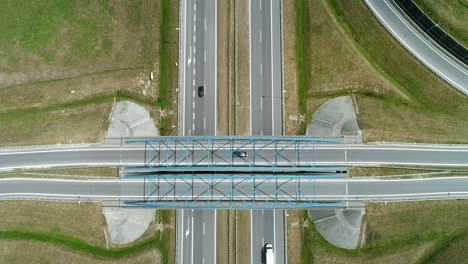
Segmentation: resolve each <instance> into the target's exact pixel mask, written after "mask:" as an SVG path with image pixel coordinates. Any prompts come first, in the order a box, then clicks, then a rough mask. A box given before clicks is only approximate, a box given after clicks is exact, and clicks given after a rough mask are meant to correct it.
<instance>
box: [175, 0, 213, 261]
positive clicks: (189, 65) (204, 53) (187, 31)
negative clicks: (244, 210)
mask: <svg viewBox="0 0 468 264" xmlns="http://www.w3.org/2000/svg"><path fill="white" fill-rule="evenodd" d="M179 3H180V5H179V6H180V18H181V19H180V23H181V25H180V27H181V32H180V34H181V38H180V39H181V43H180V46H181V47H182V53H181V55H180V56H179V60H180V61H179V63H180V64H181V65H183V67H181V68H180V69H182V72H181V73H180V74H179V78H180V80H179V84H180V85H181V86H182V89H181V90H180V91H179V98H180V99H179V100H180V101H179V106H182V107H183V109H180V110H179V111H180V113H181V114H180V115H179V127H180V128H181V131H182V133H180V132H179V134H180V135H182V136H194V135H198V136H201V135H211V136H213V135H216V112H217V111H216V107H217V106H216V102H217V100H216V98H217V87H216V74H217V68H216V66H217V52H216V51H217V44H216V43H217V22H216V19H217V3H216V0H181V1H180V2H179ZM200 86H203V87H204V95H203V97H200V96H199V94H198V89H199V87H200ZM181 102H182V103H181ZM179 131H180V130H179ZM200 227H201V228H200ZM199 241H204V243H199ZM215 242H216V211H205V210H196V211H194V210H179V211H178V212H177V247H176V250H177V252H176V263H206V264H210V263H216V243H215Z"/></svg>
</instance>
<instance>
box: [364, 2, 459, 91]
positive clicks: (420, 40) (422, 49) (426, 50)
mask: <svg viewBox="0 0 468 264" xmlns="http://www.w3.org/2000/svg"><path fill="white" fill-rule="evenodd" d="M365 3H366V4H367V6H368V7H369V9H370V10H371V11H372V12H373V13H374V15H375V16H376V17H377V18H378V19H379V20H380V22H381V23H382V25H384V26H385V27H386V28H387V30H388V31H390V33H392V35H393V36H394V37H395V38H396V39H397V40H398V41H399V42H400V43H401V44H402V45H403V46H404V47H406V49H408V50H409V51H410V52H411V53H412V54H413V55H414V56H415V57H416V58H418V59H419V60H420V61H421V62H422V63H424V64H425V65H426V66H427V67H428V68H429V69H431V70H432V71H434V72H435V73H436V74H437V75H439V76H440V77H441V78H442V79H444V80H446V81H447V82H448V83H450V84H451V85H452V86H454V87H455V88H457V89H458V90H459V91H461V92H462V93H464V94H465V95H468V67H466V66H465V65H463V63H461V62H460V61H458V60H456V59H454V58H453V57H452V56H451V55H449V54H447V53H446V52H445V51H443V49H442V48H441V47H440V46H439V45H437V44H435V43H434V42H433V41H432V40H430V39H429V38H428V37H427V36H426V35H425V34H424V33H422V32H420V31H419V30H418V29H417V27H416V26H414V25H413V24H412V23H411V22H410V19H409V18H407V17H406V16H405V15H403V14H402V12H400V11H399V10H398V8H397V7H396V6H395V5H393V4H392V3H390V0H382V1H373V0H365Z"/></svg>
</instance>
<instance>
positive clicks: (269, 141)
mask: <svg viewBox="0 0 468 264" xmlns="http://www.w3.org/2000/svg"><path fill="white" fill-rule="evenodd" d="M127 143H128V144H144V146H145V147H144V151H145V154H144V162H143V164H144V166H143V167H145V168H147V169H148V170H151V171H154V170H177V171H180V170H189V171H190V170H194V169H196V170H206V171H232V170H236V171H261V170H265V169H267V170H268V171H282V170H297V169H300V170H320V169H321V167H317V166H315V160H316V155H317V154H316V144H327V143H340V141H339V140H337V139H317V138H307V137H188V138H185V137H166V138H156V139H141V140H129V141H127ZM126 169H127V170H135V169H137V170H144V168H142V167H141V166H139V167H128V168H126ZM327 170H328V169H327Z"/></svg>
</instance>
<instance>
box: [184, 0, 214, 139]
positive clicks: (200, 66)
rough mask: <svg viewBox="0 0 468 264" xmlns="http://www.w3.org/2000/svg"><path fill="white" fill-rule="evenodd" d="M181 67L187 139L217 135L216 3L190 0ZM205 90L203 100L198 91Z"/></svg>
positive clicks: (187, 6) (185, 5) (186, 5)
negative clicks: (200, 88) (196, 136)
mask: <svg viewBox="0 0 468 264" xmlns="http://www.w3.org/2000/svg"><path fill="white" fill-rule="evenodd" d="M181 4H182V5H184V7H183V8H181V12H184V11H182V10H185V12H184V14H181V17H183V20H181V22H182V21H183V22H184V24H182V25H181V27H183V29H182V32H183V35H184V36H182V42H183V43H184V44H185V45H184V48H183V50H182V56H181V61H182V62H181V63H183V64H184V69H183V73H182V74H181V78H182V80H181V82H180V83H181V85H182V86H183V90H182V91H181V92H182V94H181V96H182V98H183V109H182V110H181V111H182V116H181V120H180V121H181V122H182V131H183V135H185V136H192V135H199V136H200V135H216V72H217V71H216V1H215V0H206V1H205V0H186V1H182V2H181ZM200 86H203V87H204V95H203V97H200V96H199V94H198V88H199V87H200Z"/></svg>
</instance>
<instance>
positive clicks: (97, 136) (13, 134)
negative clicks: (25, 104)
mask: <svg viewBox="0 0 468 264" xmlns="http://www.w3.org/2000/svg"><path fill="white" fill-rule="evenodd" d="M111 109H112V102H109V103H101V104H90V105H86V106H83V107H78V108H69V109H68V108H67V109H63V110H57V111H46V112H28V113H26V114H21V115H19V116H16V115H14V114H13V115H9V114H4V115H2V114H0V127H1V128H2V129H1V130H0V142H1V144H2V145H3V146H12V145H38V144H57V143H62V144H63V143H81V142H97V141H100V140H102V139H103V138H104V136H105V133H106V131H107V127H108V125H109V120H108V118H109V114H110V111H111Z"/></svg>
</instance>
